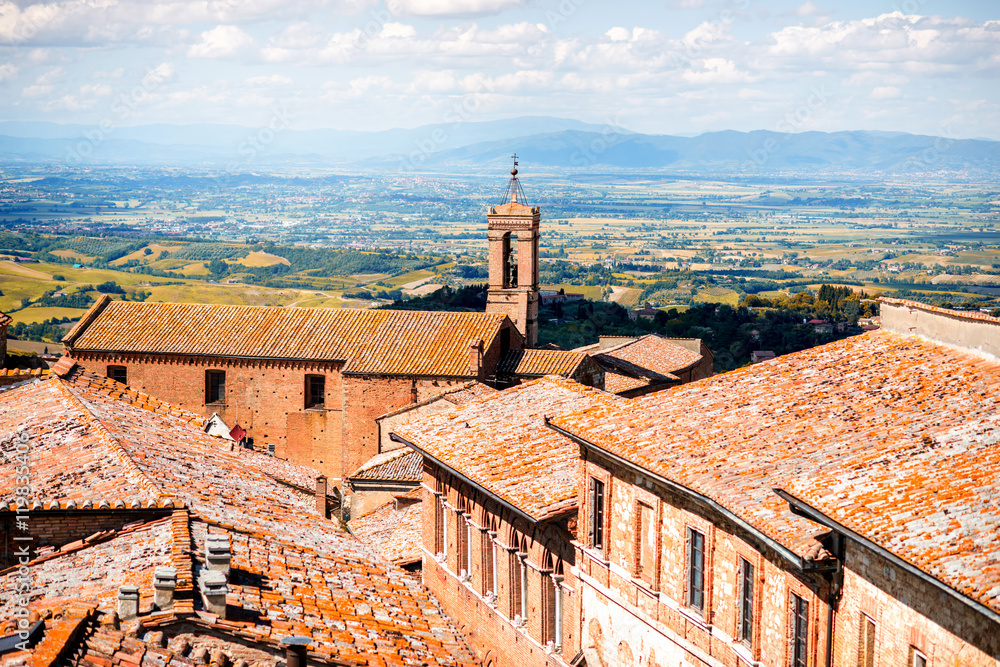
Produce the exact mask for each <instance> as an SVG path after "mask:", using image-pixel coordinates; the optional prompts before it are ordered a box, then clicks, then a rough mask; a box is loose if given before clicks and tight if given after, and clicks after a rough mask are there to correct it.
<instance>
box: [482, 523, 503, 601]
mask: <svg viewBox="0 0 1000 667" xmlns="http://www.w3.org/2000/svg"><path fill="white" fill-rule="evenodd" d="M486 524H487V526H486V528H485V529H484V530H483V532H482V556H483V582H482V589H481V590H482V592H483V595H485V596H486V597H488V598H489V597H491V596H492V599H494V600H495V599H496V596H497V595H499V593H500V591H499V588H500V586H499V584H500V582H499V581H498V580H497V542H496V537H497V519H496V517H495V516H490V517H489V519H488V521H487V522H486Z"/></svg>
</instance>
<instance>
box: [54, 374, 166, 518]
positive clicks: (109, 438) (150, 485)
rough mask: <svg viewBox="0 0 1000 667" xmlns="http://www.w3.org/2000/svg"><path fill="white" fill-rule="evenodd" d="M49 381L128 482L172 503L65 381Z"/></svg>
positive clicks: (56, 378)
mask: <svg viewBox="0 0 1000 667" xmlns="http://www.w3.org/2000/svg"><path fill="white" fill-rule="evenodd" d="M49 381H50V382H53V383H54V384H55V386H56V387H58V388H59V390H60V391H61V392H62V394H63V395H64V396H66V398H67V399H69V401H70V402H71V403H73V404H74V405H76V406H77V408H78V409H79V411H80V416H81V417H83V419H84V421H85V422H86V423H87V424H88V425H89V426H90V427H91V428H92V429H93V431H94V433H95V435H96V436H97V438H98V440H100V441H101V442H102V443H103V444H104V445H105V446H106V447H107V448H108V450H109V451H110V452H111V455H112V456H113V457H115V458H116V459H117V460H118V463H119V464H120V465H121V466H122V468H123V469H124V471H125V476H126V477H128V478H129V479H130V481H132V482H133V483H135V484H136V486H138V487H139V488H140V489H142V490H144V491H146V492H148V493H151V494H152V495H154V496H156V498H157V499H158V500H160V501H161V502H162V501H163V500H171V501H172V500H173V499H174V497H173V496H172V495H170V494H167V493H164V491H163V489H161V488H160V487H159V486H158V485H157V484H156V483H155V482H154V481H153V480H152V479H150V478H149V476H147V475H146V473H144V472H143V471H142V468H140V467H139V466H138V465H137V464H136V462H135V461H134V460H133V459H132V457H131V456H130V455H129V453H128V451H126V450H125V448H124V447H122V446H121V444H119V442H118V440H117V439H116V438H115V436H114V435H112V433H111V431H109V430H108V429H107V428H106V427H105V426H104V422H102V421H101V420H100V419H98V418H97V417H96V416H95V415H94V413H93V412H91V411H90V408H89V407H88V406H87V404H86V403H84V402H83V401H82V400H80V399H79V398H78V397H77V396H76V395H75V394H74V393H73V392H72V391H71V390H70V388H69V385H68V384H67V383H66V381H65V380H63V379H62V378H59V377H54V378H52V379H50V380H49Z"/></svg>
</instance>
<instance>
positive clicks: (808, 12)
mask: <svg viewBox="0 0 1000 667" xmlns="http://www.w3.org/2000/svg"><path fill="white" fill-rule="evenodd" d="M823 13H825V12H823V10H821V9H820V8H819V7H817V6H816V5H815V4H814V3H813V2H812V0H807V2H805V3H803V4H801V5H799V6H798V7H796V8H795V15H796V16H816V15H818V14H823Z"/></svg>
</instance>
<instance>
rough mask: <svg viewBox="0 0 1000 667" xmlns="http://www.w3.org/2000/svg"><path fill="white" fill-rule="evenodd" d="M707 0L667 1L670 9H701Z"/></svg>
mask: <svg viewBox="0 0 1000 667" xmlns="http://www.w3.org/2000/svg"><path fill="white" fill-rule="evenodd" d="M704 4H705V0H672V1H671V2H668V3H667V7H669V8H670V9H701V7H702V5H704Z"/></svg>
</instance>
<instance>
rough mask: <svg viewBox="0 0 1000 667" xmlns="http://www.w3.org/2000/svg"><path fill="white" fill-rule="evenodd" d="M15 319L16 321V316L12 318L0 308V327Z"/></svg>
mask: <svg viewBox="0 0 1000 667" xmlns="http://www.w3.org/2000/svg"><path fill="white" fill-rule="evenodd" d="M13 321H14V318H12V317H11V316H10V315H8V314H7V313H5V312H3V311H2V310H0V327H2V326H6V325H8V324H10V323H11V322H13Z"/></svg>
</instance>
